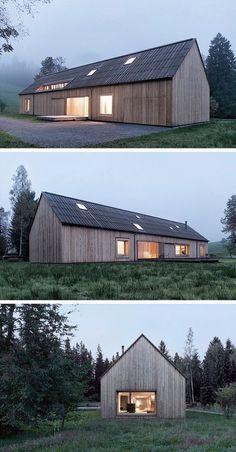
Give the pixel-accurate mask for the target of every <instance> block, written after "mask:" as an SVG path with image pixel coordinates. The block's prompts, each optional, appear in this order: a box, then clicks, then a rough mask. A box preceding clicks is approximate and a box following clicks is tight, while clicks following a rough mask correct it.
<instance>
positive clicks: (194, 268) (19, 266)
mask: <svg viewBox="0 0 236 452" xmlns="http://www.w3.org/2000/svg"><path fill="white" fill-rule="evenodd" d="M0 299H1V300H3V299H4V300H5V299H6V300H15V299H18V300H40V299H42V300H62V299H64V300H83V299H94V300H102V299H108V300H126V299H128V300H143V299H144V300H145V299H149V300H155V299H156V300H165V299H171V300H206V299H212V300H221V299H223V300H235V299H236V260H234V259H228V260H224V261H222V262H221V263H218V264H217V263H216V264H210V263H201V264H198V263H167V262H159V263H158V262H150V263H149V262H147V263H146V262H145V263H143V262H139V263H133V264H132V263H130V264H125V263H104V264H74V265H69V264H68V265H63V264H59V265H44V264H41V265H38V264H30V263H26V262H23V263H22V262H19V263H17V262H16V263H9V262H2V263H0Z"/></svg>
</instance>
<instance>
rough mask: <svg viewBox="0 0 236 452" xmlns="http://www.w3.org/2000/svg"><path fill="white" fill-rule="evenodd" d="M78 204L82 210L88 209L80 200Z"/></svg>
mask: <svg viewBox="0 0 236 452" xmlns="http://www.w3.org/2000/svg"><path fill="white" fill-rule="evenodd" d="M76 205H77V207H79V209H81V210H87V207H85V205H84V204H81V203H80V202H77V203H76Z"/></svg>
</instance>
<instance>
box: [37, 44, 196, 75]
mask: <svg viewBox="0 0 236 452" xmlns="http://www.w3.org/2000/svg"><path fill="white" fill-rule="evenodd" d="M189 41H196V38H189V39H182V40H181V41H176V42H170V43H169V44H162V45H161V46H155V47H150V48H147V49H143V50H137V51H135V52H129V53H125V54H122V55H119V56H116V57H110V58H105V59H103V60H98V61H92V62H91V63H86V64H81V65H80V66H74V67H71V68H68V69H65V70H63V71H58V72H53V73H49V74H46V75H44V76H43V77H47V76H50V75H55V74H61V73H64V72H68V71H73V70H75V69H79V68H83V67H86V66H91V65H92V64H94V65H95V64H99V63H104V62H105V61H110V60H116V59H117V58H122V57H127V56H132V55H137V54H138V53H143V52H148V51H150V50H155V49H161V48H162V47H168V46H172V45H176V44H181V43H183V42H189ZM43 77H42V78H43ZM38 81H40V79H38Z"/></svg>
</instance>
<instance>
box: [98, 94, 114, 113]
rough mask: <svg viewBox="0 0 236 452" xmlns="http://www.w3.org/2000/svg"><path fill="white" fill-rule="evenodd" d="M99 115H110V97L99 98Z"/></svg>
mask: <svg viewBox="0 0 236 452" xmlns="http://www.w3.org/2000/svg"><path fill="white" fill-rule="evenodd" d="M100 113H101V115H112V96H100Z"/></svg>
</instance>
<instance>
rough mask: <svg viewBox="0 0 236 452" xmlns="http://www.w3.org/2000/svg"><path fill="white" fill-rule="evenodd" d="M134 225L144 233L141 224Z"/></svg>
mask: <svg viewBox="0 0 236 452" xmlns="http://www.w3.org/2000/svg"><path fill="white" fill-rule="evenodd" d="M133 225H134V226H135V227H136V228H137V229H139V230H140V231H143V228H142V226H140V224H138V223H133Z"/></svg>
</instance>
